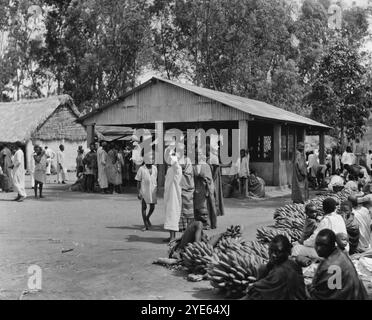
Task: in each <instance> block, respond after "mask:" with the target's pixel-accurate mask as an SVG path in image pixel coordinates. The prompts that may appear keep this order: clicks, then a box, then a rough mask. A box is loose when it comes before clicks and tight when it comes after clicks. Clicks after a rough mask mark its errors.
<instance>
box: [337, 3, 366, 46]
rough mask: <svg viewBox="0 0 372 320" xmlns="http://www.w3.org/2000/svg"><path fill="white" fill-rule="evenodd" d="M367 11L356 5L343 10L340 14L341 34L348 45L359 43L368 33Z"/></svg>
mask: <svg viewBox="0 0 372 320" xmlns="http://www.w3.org/2000/svg"><path fill="white" fill-rule="evenodd" d="M368 27H369V25H368V20H367V11H366V10H365V9H362V8H359V7H356V8H351V9H349V10H345V11H344V12H343V15H342V35H343V37H345V38H347V39H348V41H349V43H350V45H357V46H358V45H360V42H361V41H362V40H363V39H364V38H365V37H366V36H367V35H368Z"/></svg>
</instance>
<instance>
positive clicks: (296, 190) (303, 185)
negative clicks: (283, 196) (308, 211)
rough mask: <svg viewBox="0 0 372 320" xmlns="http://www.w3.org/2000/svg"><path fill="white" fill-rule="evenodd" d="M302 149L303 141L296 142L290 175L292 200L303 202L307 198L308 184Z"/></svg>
mask: <svg viewBox="0 0 372 320" xmlns="http://www.w3.org/2000/svg"><path fill="white" fill-rule="evenodd" d="M304 149H305V145H304V143H303V142H299V143H298V144H297V150H296V155H295V161H294V164H293V176H292V201H293V202H294V203H305V201H306V200H307V199H308V198H309V185H308V180H307V169H306V161H305V155H304Z"/></svg>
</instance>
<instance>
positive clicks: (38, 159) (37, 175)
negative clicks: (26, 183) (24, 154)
mask: <svg viewBox="0 0 372 320" xmlns="http://www.w3.org/2000/svg"><path fill="white" fill-rule="evenodd" d="M34 150H35V154H34V156H33V158H34V161H35V169H34V181H35V184H34V192H35V198H37V189H38V187H39V198H40V199H41V198H44V196H43V186H44V184H45V182H46V170H47V157H46V155H45V151H44V150H43V149H42V148H41V147H40V146H35V148H34Z"/></svg>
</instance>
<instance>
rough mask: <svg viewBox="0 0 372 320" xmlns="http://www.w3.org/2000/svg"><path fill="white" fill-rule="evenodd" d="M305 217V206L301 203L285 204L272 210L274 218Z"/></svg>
mask: <svg viewBox="0 0 372 320" xmlns="http://www.w3.org/2000/svg"><path fill="white" fill-rule="evenodd" d="M294 216H295V217H298V218H303V219H305V217H306V216H305V206H304V205H303V204H287V205H285V206H284V207H280V208H278V209H276V210H275V212H274V219H275V220H278V219H290V218H292V217H294Z"/></svg>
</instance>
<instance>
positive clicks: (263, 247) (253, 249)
mask: <svg viewBox="0 0 372 320" xmlns="http://www.w3.org/2000/svg"><path fill="white" fill-rule="evenodd" d="M245 248H247V249H248V250H246V252H247V253H249V254H254V255H257V256H259V257H261V258H262V259H263V260H264V261H266V262H267V261H269V246H268V245H267V244H262V243H260V242H258V241H251V242H249V243H247V246H246V247H244V250H245Z"/></svg>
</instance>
